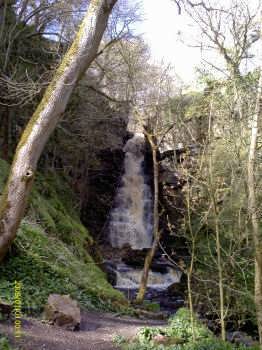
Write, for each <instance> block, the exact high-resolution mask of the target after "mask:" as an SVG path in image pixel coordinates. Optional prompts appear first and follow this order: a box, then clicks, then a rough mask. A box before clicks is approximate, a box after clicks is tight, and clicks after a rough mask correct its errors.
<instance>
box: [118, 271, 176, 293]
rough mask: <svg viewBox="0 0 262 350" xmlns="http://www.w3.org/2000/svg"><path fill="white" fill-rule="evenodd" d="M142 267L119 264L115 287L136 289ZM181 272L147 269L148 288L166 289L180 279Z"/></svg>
mask: <svg viewBox="0 0 262 350" xmlns="http://www.w3.org/2000/svg"><path fill="white" fill-rule="evenodd" d="M141 274H142V269H133V268H131V267H129V266H127V265H126V264H119V265H118V266H117V271H116V277H117V279H116V286H115V287H116V288H119V289H138V287H139V284H140V280H141ZM181 274H182V273H181V272H180V271H177V270H174V269H172V268H171V267H168V268H167V271H166V273H161V272H155V271H154V272H153V271H149V276H148V283H147V286H148V287H149V288H154V289H157V290H159V291H161V290H165V289H167V288H168V287H169V286H171V285H172V284H174V283H178V282H179V281H180V277H181Z"/></svg>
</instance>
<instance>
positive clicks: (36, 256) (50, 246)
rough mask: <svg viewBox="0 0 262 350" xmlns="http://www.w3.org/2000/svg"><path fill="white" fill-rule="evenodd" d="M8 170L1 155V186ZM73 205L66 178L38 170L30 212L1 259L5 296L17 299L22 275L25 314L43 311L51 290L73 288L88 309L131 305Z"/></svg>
mask: <svg viewBox="0 0 262 350" xmlns="http://www.w3.org/2000/svg"><path fill="white" fill-rule="evenodd" d="M7 174H8V165H7V164H6V163H5V162H4V161H2V160H0V191H1V190H2V188H3V185H4V179H5V177H6V176H7ZM74 206H75V201H74V199H73V195H72V193H71V191H70V189H69V187H68V186H67V184H66V183H65V181H63V180H62V179H61V178H59V177H58V176H57V175H55V174H50V175H48V176H43V175H41V174H39V175H37V179H36V183H35V185H34V188H33V191H32V194H31V197H30V202H29V209H28V211H27V214H26V217H25V218H24V220H23V221H22V223H21V225H20V228H19V231H18V233H17V237H16V239H15V242H14V244H13V246H12V249H11V251H10V253H9V255H8V256H7V257H6V259H5V260H4V262H3V263H2V264H0V298H2V299H3V300H5V301H8V302H11V303H12V301H13V297H14V296H13V293H14V281H15V280H17V281H20V282H21V283H22V295H21V297H22V310H23V312H24V313H25V314H38V313H40V312H41V311H42V310H43V306H44V305H45V303H46V301H47V298H48V295H49V294H51V293H58V294H69V295H70V296H72V297H73V298H75V299H76V300H78V301H79V303H80V305H82V306H83V307H86V308H89V309H102V310H112V311H113V310H115V311H121V310H123V309H124V310H125V309H126V308H127V302H126V299H125V298H124V296H123V295H122V294H121V293H120V292H118V291H116V290H115V289H113V287H112V286H111V285H110V284H109V283H108V282H107V280H106V276H105V274H104V273H103V272H102V270H101V269H100V268H99V267H98V266H97V264H96V263H95V262H94V260H93V259H92V257H91V256H90V255H89V253H88V249H89V250H91V249H92V244H93V239H92V238H91V236H90V235H89V232H88V230H87V229H86V228H85V227H84V226H83V225H82V224H81V222H80V220H79V217H78V213H77V210H76V209H75V208H74Z"/></svg>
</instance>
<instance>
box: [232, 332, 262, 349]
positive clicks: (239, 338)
mask: <svg viewBox="0 0 262 350" xmlns="http://www.w3.org/2000/svg"><path fill="white" fill-rule="evenodd" d="M227 340H228V341H230V342H231V343H235V344H238V345H245V346H246V347H250V346H258V345H259V344H258V342H256V341H255V340H254V339H253V338H252V337H250V336H249V335H248V334H246V333H244V332H241V331H235V332H232V333H230V332H228V333H227Z"/></svg>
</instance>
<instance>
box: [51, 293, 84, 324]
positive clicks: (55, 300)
mask: <svg viewBox="0 0 262 350" xmlns="http://www.w3.org/2000/svg"><path fill="white" fill-rule="evenodd" d="M44 317H45V319H46V320H48V321H50V322H51V323H52V324H55V325H57V326H60V327H62V328H64V329H66V330H72V331H73V330H77V329H79V326H80V321H81V316H80V309H79V307H78V305H77V302H76V301H75V300H73V299H71V298H70V296H69V295H59V294H50V295H49V297H48V301H47V305H46V306H45V310H44Z"/></svg>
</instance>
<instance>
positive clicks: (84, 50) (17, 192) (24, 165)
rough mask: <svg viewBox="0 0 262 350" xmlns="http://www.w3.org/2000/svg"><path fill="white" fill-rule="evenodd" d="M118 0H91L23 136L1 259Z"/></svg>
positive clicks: (8, 192)
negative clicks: (40, 162) (41, 161)
mask: <svg viewBox="0 0 262 350" xmlns="http://www.w3.org/2000/svg"><path fill="white" fill-rule="evenodd" d="M116 2H117V0H91V2H90V5H89V7H88V11H87V13H86V15H85V17H84V19H83V22H82V24H81V26H80V29H79V32H78V33H77V36H76V38H75V40H74V42H73V44H72V46H71V47H70V49H69V50H68V52H67V53H66V55H65V57H64V59H63V61H62V63H61V65H60V66H59V68H58V69H57V71H56V73H55V75H54V77H53V80H52V82H51V83H50V85H49V87H48V88H47V90H46V92H45V94H44V96H43V99H42V101H41V102H40V104H39V105H38V107H37V109H36V111H35V113H34V114H33V116H32V118H31V119H30V121H29V123H28V125H27V126H26V129H25V131H24V133H23V135H22V137H21V139H20V142H19V144H18V146H17V149H16V153H15V157H14V160H13V164H12V167H11V170H10V174H9V178H8V181H7V184H6V186H5V189H4V193H3V195H2V198H1V203H0V261H1V260H2V259H3V258H4V256H5V254H6V252H7V250H8V248H9V247H10V245H11V243H12V242H13V240H14V238H15V236H16V231H17V229H18V227H19V224H20V222H21V219H22V217H23V215H24V211H25V207H26V203H27V199H28V196H29V193H30V190H31V186H32V183H33V178H34V175H35V170H36V166H37V162H38V160H39V157H40V155H41V152H42V150H43V148H44V146H45V144H46V142H47V140H48V138H49V136H50V135H51V133H52V132H53V130H54V129H55V127H56V125H57V123H58V121H59V120H60V117H61V115H62V114H63V112H64V111H65V108H66V105H67V103H68V100H69V98H70V96H71V94H72V91H73V89H74V87H75V85H76V83H77V81H78V80H79V79H80V78H81V76H82V75H83V74H84V73H85V71H86V69H87V68H88V67H89V66H90V64H91V63H92V61H93V60H94V59H95V57H96V54H97V51H98V47H99V44H100V42H101V39H102V36H103V33H104V31H105V28H106V25H107V21H108V18H109V15H110V13H111V11H112V9H113V7H114V5H115V3H116Z"/></svg>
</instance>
